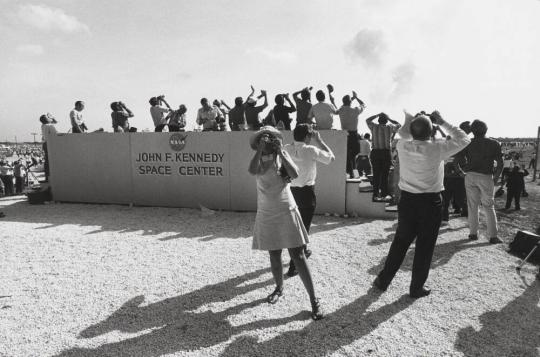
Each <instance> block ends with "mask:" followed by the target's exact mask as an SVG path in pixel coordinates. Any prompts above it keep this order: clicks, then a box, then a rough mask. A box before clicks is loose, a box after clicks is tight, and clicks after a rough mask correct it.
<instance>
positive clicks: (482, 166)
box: [460, 138, 502, 175]
mask: <svg viewBox="0 0 540 357" xmlns="http://www.w3.org/2000/svg"><path fill="white" fill-rule="evenodd" d="M460 154H462V155H463V156H464V157H465V160H466V164H465V167H464V171H465V172H476V173H479V174H485V175H492V174H493V172H494V169H495V166H494V161H497V160H499V159H501V157H502V152H501V144H499V142H498V141H496V140H493V139H489V138H473V139H472V140H471V143H470V144H469V145H468V146H467V147H466V148H465V149H464V150H463V152H461V153H460Z"/></svg>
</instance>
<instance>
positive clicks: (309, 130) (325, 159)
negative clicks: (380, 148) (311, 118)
mask: <svg viewBox="0 0 540 357" xmlns="http://www.w3.org/2000/svg"><path fill="white" fill-rule="evenodd" d="M293 137H294V142H293V143H292V144H287V145H285V151H286V152H287V153H288V154H289V156H290V157H291V159H292V160H293V162H294V163H295V165H296V166H297V167H298V177H297V178H295V179H293V180H292V181H291V192H292V194H293V196H294V200H295V202H296V205H297V206H298V210H299V211H300V216H302V222H303V223H304V227H305V228H306V231H307V232H308V233H309V228H310V227H311V220H312V219H313V214H314V213H315V207H316V205H317V198H316V196H315V180H316V178H317V162H321V163H323V164H325V165H328V164H329V163H331V162H332V161H333V160H334V159H335V157H334V153H333V152H332V150H331V149H330V148H329V147H328V145H326V143H325V142H324V141H323V139H322V138H321V134H320V133H319V132H318V131H315V130H313V127H312V126H311V125H309V124H298V125H297V126H296V128H294V130H293ZM304 254H305V256H306V258H309V256H310V255H311V251H310V250H308V249H307V245H304ZM296 274H298V271H297V270H296V266H295V264H294V260H292V259H291V262H290V264H289V270H288V272H287V275H288V276H295V275H296Z"/></svg>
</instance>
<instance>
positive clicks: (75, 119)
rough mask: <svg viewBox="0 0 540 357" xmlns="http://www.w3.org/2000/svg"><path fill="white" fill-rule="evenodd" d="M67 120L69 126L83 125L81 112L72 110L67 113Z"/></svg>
mask: <svg viewBox="0 0 540 357" xmlns="http://www.w3.org/2000/svg"><path fill="white" fill-rule="evenodd" d="M69 118H70V119H71V126H81V125H83V124H84V120H83V115H82V112H80V111H78V110H77V109H72V110H71V112H69Z"/></svg>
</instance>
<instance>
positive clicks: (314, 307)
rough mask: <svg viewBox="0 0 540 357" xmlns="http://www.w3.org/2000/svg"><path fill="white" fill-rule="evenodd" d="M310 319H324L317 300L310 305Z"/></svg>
mask: <svg viewBox="0 0 540 357" xmlns="http://www.w3.org/2000/svg"><path fill="white" fill-rule="evenodd" d="M311 318H312V319H313V320H315V321H317V320H320V319H322V318H324V314H323V313H322V310H321V304H320V302H319V299H315V301H313V302H312V303H311Z"/></svg>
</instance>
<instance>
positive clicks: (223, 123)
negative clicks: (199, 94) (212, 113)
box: [212, 99, 229, 131]
mask: <svg viewBox="0 0 540 357" xmlns="http://www.w3.org/2000/svg"><path fill="white" fill-rule="evenodd" d="M222 103H223V100H217V99H214V101H213V102H212V104H213V105H214V107H215V108H217V109H219V110H220V111H221V114H223V115H222V116H221V117H219V118H218V119H217V120H216V124H217V128H216V130H217V131H227V117H228V116H229V109H228V108H227V107H226V106H224V107H221V104H222Z"/></svg>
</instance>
